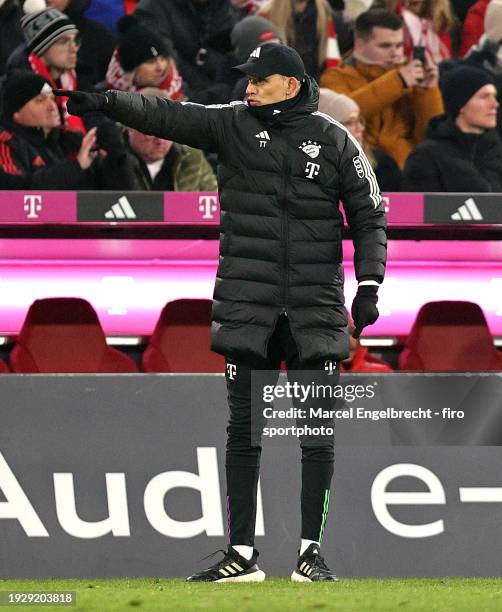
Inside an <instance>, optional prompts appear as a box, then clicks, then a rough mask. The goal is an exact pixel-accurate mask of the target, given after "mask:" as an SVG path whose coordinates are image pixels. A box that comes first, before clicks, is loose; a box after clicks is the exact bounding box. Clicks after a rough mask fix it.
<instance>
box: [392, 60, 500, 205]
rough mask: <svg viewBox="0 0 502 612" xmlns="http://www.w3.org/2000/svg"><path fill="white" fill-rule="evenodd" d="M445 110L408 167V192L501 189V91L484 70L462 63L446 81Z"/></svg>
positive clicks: (406, 177) (409, 161) (408, 163)
mask: <svg viewBox="0 0 502 612" xmlns="http://www.w3.org/2000/svg"><path fill="white" fill-rule="evenodd" d="M442 92H443V99H444V106H445V109H446V113H445V114H444V115H440V116H438V117H434V118H433V119H432V120H431V122H430V123H429V128H428V132H427V137H426V139H425V140H424V142H422V143H421V144H419V145H418V146H417V148H416V149H415V150H414V151H413V152H412V153H411V155H410V157H409V158H408V161H407V163H406V167H405V185H404V188H405V189H406V190H407V191H450V192H469V193H476V192H499V191H502V141H501V139H500V136H499V134H498V132H497V131H496V129H495V128H496V127H497V110H498V108H499V103H498V101H497V89H496V87H495V84H494V79H493V77H492V76H491V75H490V74H489V73H488V72H486V71H485V70H482V69H480V68H476V67H473V66H461V67H460V68H456V69H454V70H451V71H450V72H448V73H446V75H445V76H444V77H443V80H442Z"/></svg>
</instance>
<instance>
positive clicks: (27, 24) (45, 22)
mask: <svg viewBox="0 0 502 612" xmlns="http://www.w3.org/2000/svg"><path fill="white" fill-rule="evenodd" d="M21 27H22V28H23V34H24V38H25V40H26V43H27V45H28V51H30V52H32V53H36V54H37V55H42V54H43V53H45V52H46V51H47V49H48V48H49V47H50V46H51V45H53V44H54V43H55V42H56V41H57V40H58V38H61V36H64V35H65V34H66V33H68V32H78V28H77V26H76V25H75V24H74V23H72V21H71V20H70V19H69V18H68V17H67V16H66V15H65V14H64V13H62V12H61V11H58V10H57V9H47V10H45V11H37V12H36V13H30V14H28V15H25V16H24V17H23V18H22V19H21Z"/></svg>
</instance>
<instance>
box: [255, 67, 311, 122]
mask: <svg viewBox="0 0 502 612" xmlns="http://www.w3.org/2000/svg"><path fill="white" fill-rule="evenodd" d="M318 106H319V86H318V85H317V83H316V82H315V81H314V79H313V78H312V77H310V76H308V75H307V76H306V78H305V82H304V83H303V84H302V86H301V89H300V93H299V94H298V95H297V96H296V97H295V98H293V99H291V100H283V101H282V102H278V103H277V104H264V105H263V106H249V107H248V112H249V113H250V114H251V115H252V116H253V117H255V118H256V119H258V120H259V121H261V122H262V123H265V124H267V125H269V126H271V127H272V126H274V127H275V126H277V127H280V126H281V125H287V124H291V123H296V122H298V121H299V120H301V119H303V118H304V117H305V116H306V115H310V114H311V113H313V112H315V111H316V110H317V107H318ZM277 111H279V112H277Z"/></svg>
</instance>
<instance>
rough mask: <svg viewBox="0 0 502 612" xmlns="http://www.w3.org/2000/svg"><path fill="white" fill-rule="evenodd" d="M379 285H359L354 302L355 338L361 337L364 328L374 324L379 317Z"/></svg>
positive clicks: (353, 334)
mask: <svg viewBox="0 0 502 612" xmlns="http://www.w3.org/2000/svg"><path fill="white" fill-rule="evenodd" d="M377 302H378V285H359V287H358V288H357V293H356V297H355V298H354V301H353V302H352V320H353V321H354V325H355V329H354V331H353V332H352V337H353V338H356V340H357V338H359V336H360V335H361V332H362V331H363V328H364V327H366V326H367V325H372V324H373V323H374V322H375V321H376V320H377V319H378V308H377V307H376V303H377Z"/></svg>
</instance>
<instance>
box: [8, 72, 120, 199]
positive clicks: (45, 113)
mask: <svg viewBox="0 0 502 612" xmlns="http://www.w3.org/2000/svg"><path fill="white" fill-rule="evenodd" d="M60 125H61V116H60V114H59V110H58V107H57V104H56V102H55V100H54V94H53V93H52V83H51V82H49V80H47V79H45V78H44V77H42V76H40V75H38V74H35V73H34V72H31V71H29V70H14V71H12V72H10V73H9V74H8V75H7V77H6V79H5V82H4V84H3V87H2V95H1V114H0V189H12V190H13V189H48V190H50V189H121V190H122V189H131V188H132V171H131V165H130V163H129V162H128V160H127V156H126V153H125V152H124V150H123V147H121V146H115V147H109V148H108V150H107V151H106V153H107V155H106V156H103V155H100V154H98V153H97V152H96V151H95V150H94V149H95V147H96V145H97V141H96V129H95V128H93V129H91V130H89V132H87V134H86V135H85V136H82V134H79V133H77V132H68V131H64V130H60V129H59V128H60ZM67 156H68V157H70V158H67Z"/></svg>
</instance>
